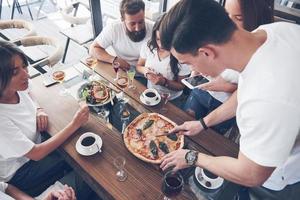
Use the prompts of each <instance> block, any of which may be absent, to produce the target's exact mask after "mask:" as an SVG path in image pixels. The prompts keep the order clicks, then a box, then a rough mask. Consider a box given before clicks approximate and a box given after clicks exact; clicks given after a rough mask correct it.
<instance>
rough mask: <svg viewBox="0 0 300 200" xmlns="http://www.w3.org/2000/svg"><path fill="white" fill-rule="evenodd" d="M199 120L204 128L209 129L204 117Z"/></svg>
mask: <svg viewBox="0 0 300 200" xmlns="http://www.w3.org/2000/svg"><path fill="white" fill-rule="evenodd" d="M199 121H200V124H201V125H202V127H203V128H204V130H207V129H208V127H207V126H206V124H205V122H204V120H203V118H200V119H199Z"/></svg>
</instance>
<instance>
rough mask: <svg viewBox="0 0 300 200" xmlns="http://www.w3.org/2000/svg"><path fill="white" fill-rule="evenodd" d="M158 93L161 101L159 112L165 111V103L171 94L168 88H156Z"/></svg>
mask: <svg viewBox="0 0 300 200" xmlns="http://www.w3.org/2000/svg"><path fill="white" fill-rule="evenodd" d="M158 93H159V94H160V96H161V99H162V102H163V104H162V108H161V113H166V112H167V111H168V108H166V106H165V105H166V104H167V103H168V101H169V98H170V96H171V94H170V92H169V91H168V90H164V89H160V90H158Z"/></svg>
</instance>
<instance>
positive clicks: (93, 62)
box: [86, 57, 98, 81]
mask: <svg viewBox="0 0 300 200" xmlns="http://www.w3.org/2000/svg"><path fill="white" fill-rule="evenodd" d="M97 63H98V60H97V58H93V57H89V58H87V59H86V64H87V65H88V66H89V67H90V68H91V69H92V74H91V76H90V77H89V80H90V81H94V80H96V79H97V77H96V73H95V68H96V66H97Z"/></svg>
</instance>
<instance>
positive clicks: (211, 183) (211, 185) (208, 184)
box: [195, 167, 224, 190]
mask: <svg viewBox="0 0 300 200" xmlns="http://www.w3.org/2000/svg"><path fill="white" fill-rule="evenodd" d="M202 171H203V169H202V168H200V167H196V169H195V178H196V180H197V182H198V183H199V184H200V185H201V186H202V187H204V188H206V189H209V190H215V189H218V188H219V187H221V186H222V184H223V182H224V179H223V178H221V177H219V176H218V178H216V179H213V180H206V179H205V178H204V177H203V176H202Z"/></svg>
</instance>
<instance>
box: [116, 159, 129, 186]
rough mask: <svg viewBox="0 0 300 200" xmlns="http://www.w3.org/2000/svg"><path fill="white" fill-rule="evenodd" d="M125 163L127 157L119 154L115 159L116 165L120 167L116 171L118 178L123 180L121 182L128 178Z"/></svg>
mask: <svg viewBox="0 0 300 200" xmlns="http://www.w3.org/2000/svg"><path fill="white" fill-rule="evenodd" d="M125 163H126V159H125V158H124V157H122V156H117V157H116V158H115V159H114V166H115V167H116V168H117V169H118V171H117V173H116V176H117V180H118V181H121V182H123V181H125V180H126V179H127V173H126V171H125V170H124V167H125Z"/></svg>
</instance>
